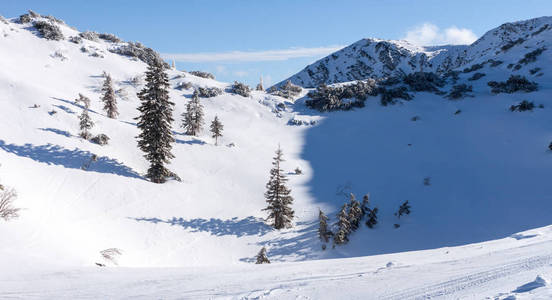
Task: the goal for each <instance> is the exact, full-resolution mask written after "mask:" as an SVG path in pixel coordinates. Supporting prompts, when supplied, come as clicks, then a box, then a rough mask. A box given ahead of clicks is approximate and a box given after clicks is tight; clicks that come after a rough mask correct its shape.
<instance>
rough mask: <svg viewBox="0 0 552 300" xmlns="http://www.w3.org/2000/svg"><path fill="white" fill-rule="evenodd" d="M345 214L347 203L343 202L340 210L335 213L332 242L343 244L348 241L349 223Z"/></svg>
mask: <svg viewBox="0 0 552 300" xmlns="http://www.w3.org/2000/svg"><path fill="white" fill-rule="evenodd" d="M347 217H348V215H347V204H343V206H342V207H341V210H340V211H339V213H338V214H337V228H338V229H337V232H336V233H335V235H334V244H336V245H340V244H345V243H347V242H348V241H349V233H350V232H351V224H349V220H348V218H347Z"/></svg>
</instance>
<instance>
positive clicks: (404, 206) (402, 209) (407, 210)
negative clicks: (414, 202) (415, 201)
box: [395, 200, 410, 219]
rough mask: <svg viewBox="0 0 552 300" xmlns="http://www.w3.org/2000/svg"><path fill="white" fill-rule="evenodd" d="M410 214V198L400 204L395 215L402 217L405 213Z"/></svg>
mask: <svg viewBox="0 0 552 300" xmlns="http://www.w3.org/2000/svg"><path fill="white" fill-rule="evenodd" d="M409 214H410V204H409V203H408V200H406V201H405V202H403V204H401V206H399V210H398V211H397V212H396V213H395V216H397V218H399V219H400V218H401V216H403V215H409Z"/></svg>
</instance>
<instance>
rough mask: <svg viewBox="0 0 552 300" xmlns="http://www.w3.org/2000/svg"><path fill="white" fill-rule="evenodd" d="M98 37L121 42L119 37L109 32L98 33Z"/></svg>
mask: <svg viewBox="0 0 552 300" xmlns="http://www.w3.org/2000/svg"><path fill="white" fill-rule="evenodd" d="M98 37H99V38H100V39H102V40H105V41H108V42H112V43H120V42H121V39H120V38H119V37H117V36H116V35H114V34H111V33H100V34H98Z"/></svg>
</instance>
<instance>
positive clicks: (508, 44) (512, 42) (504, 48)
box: [501, 38, 525, 52]
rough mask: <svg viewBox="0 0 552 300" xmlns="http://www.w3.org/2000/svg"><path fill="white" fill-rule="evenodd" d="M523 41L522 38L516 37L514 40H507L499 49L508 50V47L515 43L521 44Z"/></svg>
mask: <svg viewBox="0 0 552 300" xmlns="http://www.w3.org/2000/svg"><path fill="white" fill-rule="evenodd" d="M523 42H525V40H524V39H522V38H518V39H517V40H515V41H509V42H507V43H506V44H505V45H504V46H502V47H501V49H502V51H504V52H506V51H508V50H509V49H510V48H512V47H514V46H515V45H519V44H522V43H523Z"/></svg>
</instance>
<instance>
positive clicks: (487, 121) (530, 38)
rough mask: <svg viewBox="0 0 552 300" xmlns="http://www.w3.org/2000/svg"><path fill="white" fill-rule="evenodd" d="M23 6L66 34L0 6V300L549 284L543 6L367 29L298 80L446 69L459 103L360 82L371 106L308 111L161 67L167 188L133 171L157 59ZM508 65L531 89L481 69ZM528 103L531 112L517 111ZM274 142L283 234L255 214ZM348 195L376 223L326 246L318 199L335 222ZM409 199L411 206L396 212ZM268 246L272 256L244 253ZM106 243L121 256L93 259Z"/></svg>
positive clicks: (550, 130) (420, 293) (547, 60)
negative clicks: (467, 24) (8, 215)
mask: <svg viewBox="0 0 552 300" xmlns="http://www.w3.org/2000/svg"><path fill="white" fill-rule="evenodd" d="M34 20H44V21H46V22H54V23H56V24H57V26H59V28H60V30H61V33H62V35H63V38H61V39H60V40H47V39H45V38H43V37H42V36H41V34H40V33H39V32H37V31H36V30H35V28H34V27H32V25H31V24H30V23H23V24H21V23H19V22H17V21H16V19H11V20H8V21H6V22H1V20H0V66H2V68H0V108H1V109H0V183H1V184H2V185H4V186H6V187H12V188H14V189H15V190H16V191H17V193H18V197H17V199H16V200H15V205H17V206H18V207H20V208H22V210H21V212H20V217H19V218H17V219H14V220H11V221H9V222H4V221H3V220H0V270H1V272H0V298H3V297H7V298H16V299H18V298H21V299H26V298H66V299H74V298H90V297H98V298H124V297H137V298H171V299H172V298H202V299H203V298H246V299H258V298H263V297H266V298H286V299H287V298H293V299H295V298H296V297H301V296H303V297H304V298H312V299H318V298H335V297H337V296H338V295H336V292H337V291H339V290H340V289H339V288H342V287H349V289H348V290H350V292H348V294H346V296H345V297H346V298H351V299H353V298H359V299H366V298H369V299H378V298H380V299H381V298H386V297H387V298H388V299H408V298H420V297H426V298H427V297H437V296H442V297H445V298H446V297H450V298H458V297H466V298H476V299H477V298H482V297H479V296H481V295H485V296H488V297H498V298H499V299H502V298H506V297H510V296H513V297H518V298H520V299H523V297H527V298H531V297H532V296H535V298H536V297H541V298H542V299H546V297H547V296H550V294H551V293H552V292H551V289H550V280H552V268H551V261H550V260H551V257H550V253H549V249H550V242H551V241H552V233H551V231H550V227H546V226H548V225H550V224H551V219H550V216H551V215H552V185H550V178H552V153H551V152H550V150H549V149H548V145H549V144H550V142H552V122H551V121H550V117H549V116H550V110H551V109H552V103H551V102H550V99H551V97H550V95H551V91H552V69H551V68H550V65H551V63H552V55H550V50H548V49H550V45H549V44H550V42H551V41H552V36H551V35H552V33H551V31H550V30H549V28H551V27H550V26H552V24H550V23H552V18H549V17H544V18H539V19H534V20H530V21H524V22H519V23H513V24H507V25H503V26H501V27H499V28H497V29H494V30H492V31H490V32H489V33H487V34H486V35H485V36H483V37H482V38H481V39H479V40H478V41H477V42H475V43H474V44H472V45H470V46H455V47H443V48H441V47H424V48H420V47H415V46H412V45H409V44H407V43H404V42H388V41H380V40H373V39H371V40H361V41H359V42H357V43H355V44H353V45H351V46H349V47H347V48H345V49H343V50H341V51H338V52H337V53H336V54H335V56H336V58H327V61H326V59H323V60H321V61H320V62H317V63H316V64H315V65H312V66H309V67H307V69H305V70H304V71H302V72H301V73H299V74H298V75H296V76H294V77H292V81H293V82H294V83H297V84H300V85H303V86H313V85H317V84H318V83H321V82H326V83H334V82H343V81H351V80H354V79H359V78H367V77H372V76H374V75H375V76H377V77H381V76H390V75H395V74H396V73H397V72H401V73H405V74H406V73H413V72H416V71H419V70H420V69H422V70H423V71H426V72H429V71H433V72H440V73H444V72H445V71H447V70H449V71H450V70H453V69H454V70H457V71H458V70H459V71H461V72H457V74H456V77H457V78H455V79H454V83H452V82H451V81H447V82H446V84H445V85H444V86H443V87H441V88H440V89H442V91H443V92H445V93H448V92H449V91H450V89H452V86H453V84H461V83H466V84H469V85H473V90H472V91H471V92H470V93H469V95H468V96H467V97H465V98H462V99H459V100H450V99H447V98H445V97H443V94H441V93H429V92H416V91H409V92H410V93H412V94H413V95H414V97H413V99H412V100H411V101H401V102H397V104H396V105H389V106H382V105H380V101H379V98H378V96H372V95H369V96H368V97H367V98H366V101H365V103H364V105H365V106H364V107H363V108H359V109H354V110H349V111H334V112H319V111H317V110H312V109H310V108H308V107H307V106H306V101H307V100H308V96H305V94H306V93H307V92H308V91H307V90H304V91H303V92H302V93H301V97H302V98H300V99H298V100H296V101H293V100H286V99H284V98H281V97H278V96H274V95H271V94H268V93H265V92H262V91H253V92H252V93H251V96H250V97H242V96H239V95H236V94H232V93H229V92H228V88H229V86H230V84H227V83H222V82H218V81H216V80H213V79H206V78H201V77H197V76H194V75H192V74H190V73H188V72H184V71H178V70H176V69H169V70H168V71H167V72H168V75H169V78H170V88H171V89H170V98H171V101H172V102H174V103H175V110H174V114H173V117H174V119H175V122H174V123H173V124H172V126H173V128H172V129H173V131H174V136H175V139H176V142H175V143H174V145H173V153H174V155H175V158H174V159H173V160H172V162H171V164H170V165H168V167H169V169H170V170H171V171H173V172H175V173H176V174H178V175H179V177H180V178H181V179H182V181H181V182H179V181H176V180H171V181H168V182H166V183H164V184H154V183H152V182H150V181H148V180H146V178H145V177H144V174H145V172H146V170H147V168H148V164H147V161H146V160H145V159H144V157H143V153H142V152H141V151H140V150H139V149H138V147H137V142H136V138H135V137H136V136H137V135H138V133H139V131H138V129H137V127H136V119H135V118H136V117H137V116H138V111H137V107H138V105H139V104H140V101H139V99H138V98H137V96H136V93H137V92H138V91H139V90H140V89H141V88H142V87H143V82H141V80H139V79H136V78H139V77H140V76H143V74H144V72H145V71H146V63H145V62H144V61H143V60H147V58H148V57H151V55H155V54H154V53H152V52H148V51H147V50H144V49H146V48H145V47H144V46H142V45H140V46H136V45H137V44H134V43H133V44H130V43H126V42H123V41H118V40H116V39H114V38H107V39H106V38H98V39H95V38H91V39H87V38H80V39H79V38H77V37H79V36H81V34H80V32H78V31H77V30H76V29H74V28H71V27H69V26H67V25H64V24H62V23H59V22H55V21H52V20H51V19H47V18H43V17H34ZM106 36H107V35H104V37H106ZM378 45H379V46H378ZM121 49H123V50H125V49H126V50H128V51H126V50H125V51H122V50H121ZM129 49H131V50H132V51H137V52H136V53H138V54H139V55H138V56H135V57H133V55H134V54H133V53H134V52H132V51H130V50H129ZM488 49H490V50H488ZM539 49H541V50H539ZM534 51H537V52H534ZM118 53H123V54H126V55H121V54H118ZM363 53H364V54H363ZM528 53H534V54H530V55H529V56H528V55H527V54H528ZM359 56H362V59H357V58H358V57H359ZM533 58H535V59H533ZM498 61H502V63H498ZM474 66H475V67H474ZM518 66H519V67H518ZM466 68H467V70H466V71H464V69H466ZM537 68H538V70H536V69H537ZM324 69H325V71H324ZM309 70H311V71H312V72H310V73H312V74H310V73H309ZM316 70H318V71H316ZM535 70H536V71H535ZM104 72H106V73H108V74H110V75H111V77H112V78H113V80H114V82H115V88H116V89H117V90H118V93H117V95H118V96H117V101H118V106H119V113H120V115H119V117H118V118H117V119H110V118H108V117H107V116H106V113H105V112H104V110H103V103H102V102H101V100H100V97H101V90H100V88H101V85H102V83H103V82H104V79H105V78H104V75H103V74H104ZM340 72H341V73H340ZM475 73H482V74H484V75H483V76H481V75H479V76H478V77H479V78H477V79H474V74H475ZM313 74H314V75H313ZM511 74H514V75H522V76H526V77H527V78H528V79H529V80H530V81H532V82H535V84H536V86H538V89H537V90H536V91H532V92H522V91H516V92H513V93H493V92H491V87H490V86H489V85H488V82H489V81H498V82H502V81H505V80H507V79H508V78H509V76H510V75H511ZM447 80H448V79H447ZM198 87H217V88H220V89H223V90H226V92H224V93H223V94H221V95H219V96H216V97H211V98H200V99H201V100H200V101H201V103H202V104H203V106H204V111H205V120H206V124H205V126H204V127H205V129H204V131H203V132H202V133H201V134H200V136H199V137H192V136H187V135H185V134H184V130H183V129H182V128H181V127H180V124H181V122H180V120H181V117H180V115H181V114H182V113H183V112H184V111H185V107H186V104H187V103H188V102H189V101H190V99H191V96H192V94H193V91H194V88H198ZM79 93H81V94H83V95H85V96H87V97H89V98H90V99H91V108H90V110H91V113H90V116H91V118H92V120H93V121H94V123H95V126H94V127H93V128H92V130H91V131H92V134H94V135H96V134H100V133H103V134H106V135H108V136H109V137H110V140H109V144H108V145H105V146H100V145H97V144H94V143H91V142H89V141H87V140H84V139H82V138H80V137H79V136H78V132H79V119H78V116H79V114H81V112H82V110H83V106H82V105H81V103H77V102H75V99H76V98H78V95H79ZM522 100H528V101H530V102H533V103H534V105H535V107H534V108H533V109H532V110H531V111H510V107H511V106H512V105H517V104H519V103H520V102H521V101H522ZM215 115H216V116H218V118H220V120H221V121H222V123H223V124H224V136H223V137H222V138H221V139H220V140H219V145H218V146H217V145H215V141H214V139H213V138H211V134H210V133H209V132H208V130H207V128H208V126H209V123H210V122H211V120H213V118H214V117H215ZM278 145H280V146H281V148H282V149H283V151H284V159H285V160H286V161H285V162H284V165H283V168H284V170H285V172H286V173H287V174H288V178H289V187H290V188H291V190H292V196H293V197H294V199H295V200H294V202H293V209H294V210H295V218H294V223H295V226H294V227H293V228H289V229H284V230H274V229H273V228H271V227H270V226H268V225H267V222H266V221H265V219H266V217H267V212H266V211H263V210H262V209H263V208H265V207H266V202H265V199H264V192H265V185H266V182H267V180H268V177H269V170H270V168H271V162H272V157H273V156H274V151H275V150H276V148H277V147H278ZM94 156H96V159H93V157H94ZM87 164H89V167H88V168H84V169H83V166H85V165H87ZM297 167H299V168H300V169H301V170H302V174H296V173H295V172H294V170H295V169H296V168H297ZM350 193H354V194H355V195H357V197H358V198H359V199H360V198H362V196H363V195H365V194H367V193H369V194H370V204H371V206H372V207H378V209H379V214H378V220H379V222H378V224H377V225H376V226H375V227H374V228H368V227H367V226H365V225H364V221H363V222H362V224H361V226H360V228H359V229H358V230H357V231H356V232H353V233H352V234H351V235H350V241H349V243H347V244H345V245H336V246H335V248H334V247H332V244H331V242H330V243H328V245H327V246H328V247H327V249H326V250H323V249H322V243H321V241H320V239H319V236H318V232H317V230H318V212H319V209H321V210H323V211H324V212H326V214H327V215H328V216H329V217H330V221H329V222H330V223H331V229H335V227H334V226H333V224H334V223H335V222H336V214H337V212H338V211H339V208H340V207H341V206H342V205H343V204H344V203H346V202H348V201H349V194H350ZM406 200H408V201H409V203H410V204H411V210H412V213H411V214H409V215H404V216H402V217H400V218H399V217H398V216H396V215H395V213H396V212H397V210H398V208H399V206H400V205H401V204H402V203H404V201H406ZM527 230H529V231H527ZM474 243H475V244H474ZM263 246H265V247H266V248H267V250H268V257H269V258H270V260H271V262H272V264H271V265H260V266H257V265H254V264H252V262H254V256H255V255H256V254H257V252H258V251H259V250H260V248H261V247H263ZM112 248H116V249H119V250H120V253H121V254H120V255H118V256H117V257H116V263H115V262H113V261H111V260H107V259H105V257H103V256H102V254H101V251H104V250H106V249H112ZM408 251H413V252H408ZM368 255H374V256H368ZM328 258H334V259H331V260H330V259H328ZM97 263H99V264H107V266H108V267H107V268H99V267H97V266H96V264H97ZM167 267H171V268H167ZM242 274H248V276H240V275H242ZM444 274H447V275H444ZM537 275H539V276H541V277H542V278H541V277H539V278H540V279H539V278H537ZM408 278H410V279H411V280H410V279H408ZM89 283H90V285H89ZM527 283H529V287H527V286H524V285H525V284H527ZM328 287H335V288H334V289H331V288H330V289H329V290H330V291H329V292H328ZM338 287H339V288H338ZM532 287H534V288H532ZM510 299H514V298H510ZM515 299H517V298H515Z"/></svg>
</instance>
